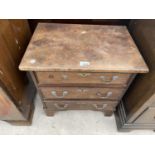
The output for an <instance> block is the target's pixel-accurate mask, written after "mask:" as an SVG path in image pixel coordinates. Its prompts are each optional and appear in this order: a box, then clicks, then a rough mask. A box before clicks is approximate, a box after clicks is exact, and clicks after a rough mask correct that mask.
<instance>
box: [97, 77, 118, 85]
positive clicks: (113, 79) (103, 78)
mask: <svg viewBox="0 0 155 155" xmlns="http://www.w3.org/2000/svg"><path fill="white" fill-rule="evenodd" d="M100 79H101V80H102V81H103V82H105V83H110V82H112V81H115V80H116V79H118V76H117V75H114V76H112V78H110V79H107V78H106V77H105V76H100Z"/></svg>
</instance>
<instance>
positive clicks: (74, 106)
mask: <svg viewBox="0 0 155 155" xmlns="http://www.w3.org/2000/svg"><path fill="white" fill-rule="evenodd" d="M117 103H118V101H77V100H75V101H70V100H69V101H66V100H63V101H48V102H44V105H45V106H44V108H46V109H50V110H53V111H61V110H62V111H63V110H97V111H104V110H112V111H113V110H115V107H116V105H117Z"/></svg>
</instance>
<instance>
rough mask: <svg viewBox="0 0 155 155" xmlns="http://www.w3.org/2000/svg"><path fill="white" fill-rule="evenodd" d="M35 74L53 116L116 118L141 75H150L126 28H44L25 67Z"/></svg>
mask: <svg viewBox="0 0 155 155" xmlns="http://www.w3.org/2000/svg"><path fill="white" fill-rule="evenodd" d="M19 68H20V69H21V70H24V71H29V72H31V75H32V77H33V80H34V82H35V85H36V87H37V88H38V92H39V94H40V96H41V98H42V101H43V105H44V109H45V112H46V114H47V115H49V116H52V115H53V114H54V112H55V111H62V110H76V109H80V110H81V109H82V110H97V111H103V112H104V114H105V115H111V114H112V113H113V111H114V110H115V107H116V106H117V104H118V102H119V101H120V100H121V98H122V96H123V94H124V93H125V91H126V90H127V88H128V86H129V84H130V83H131V81H132V79H133V78H134V77H135V75H136V74H137V73H145V72H148V68H147V66H146V64H145V62H144V60H143V58H142V57H141V55H140V53H139V51H138V49H137V47H136V45H135V44H134V42H133V40H132V38H131V36H130V34H129V33H128V31H127V29H126V27H124V26H99V25H78V24H49V23H42V24H38V26H37V28H36V30H35V32H34V35H33V37H32V39H31V41H30V44H29V46H28V48H27V51H26V53H25V55H24V57H23V59H22V62H21V64H20V66H19Z"/></svg>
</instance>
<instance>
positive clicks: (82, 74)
mask: <svg viewBox="0 0 155 155" xmlns="http://www.w3.org/2000/svg"><path fill="white" fill-rule="evenodd" d="M78 75H79V76H81V77H87V76H90V75H91V74H90V73H78Z"/></svg>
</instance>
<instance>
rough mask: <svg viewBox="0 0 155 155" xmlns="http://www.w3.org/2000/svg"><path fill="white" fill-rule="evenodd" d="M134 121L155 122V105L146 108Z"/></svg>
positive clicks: (140, 122)
mask: <svg viewBox="0 0 155 155" xmlns="http://www.w3.org/2000/svg"><path fill="white" fill-rule="evenodd" d="M134 123H139V124H152V123H155V107H150V108H148V109H147V110H145V111H144V112H143V113H142V114H141V115H140V116H139V117H138V118H137V119H136V120H135V122H134Z"/></svg>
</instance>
